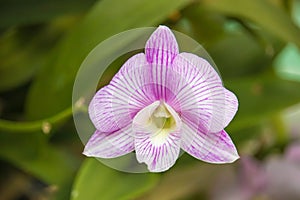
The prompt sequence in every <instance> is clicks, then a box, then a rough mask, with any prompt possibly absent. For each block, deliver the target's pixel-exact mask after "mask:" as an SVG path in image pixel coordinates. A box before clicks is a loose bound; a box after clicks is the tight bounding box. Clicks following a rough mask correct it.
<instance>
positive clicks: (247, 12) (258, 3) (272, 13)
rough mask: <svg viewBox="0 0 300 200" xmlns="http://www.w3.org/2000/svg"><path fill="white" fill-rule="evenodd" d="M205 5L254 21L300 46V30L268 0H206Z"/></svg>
mask: <svg viewBox="0 0 300 200" xmlns="http://www.w3.org/2000/svg"><path fill="white" fill-rule="evenodd" d="M202 3H203V5H204V6H207V7H209V8H210V9H213V10H215V11H218V12H222V13H224V14H226V15H231V16H235V17H242V18H246V19H248V20H251V21H253V22H254V23H256V24H257V25H259V26H261V27H262V28H264V29H265V30H267V31H269V32H270V33H273V34H274V35H276V36H278V37H279V38H281V39H282V40H284V41H287V42H294V43H295V44H297V45H298V46H299V47H300V38H299V35H300V30H299V28H297V27H296V26H295V25H294V24H293V22H292V20H291V18H290V17H289V16H288V14H287V13H285V12H284V11H283V10H282V9H280V8H279V7H276V6H275V5H274V4H272V3H271V2H270V1H267V0H244V1H240V0H205V1H202Z"/></svg>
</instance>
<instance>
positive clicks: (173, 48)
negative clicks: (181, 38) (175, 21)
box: [145, 26, 179, 66]
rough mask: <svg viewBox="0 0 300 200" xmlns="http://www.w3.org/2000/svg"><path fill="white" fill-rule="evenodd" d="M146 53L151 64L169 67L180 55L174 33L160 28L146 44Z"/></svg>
mask: <svg viewBox="0 0 300 200" xmlns="http://www.w3.org/2000/svg"><path fill="white" fill-rule="evenodd" d="M145 53H146V57H147V61H148V62H149V63H153V64H158V65H163V66H168V65H170V64H171V63H172V61H173V59H174V58H175V56H176V55H177V54H178V53H179V50H178V44H177V41H176V38H175V36H174V34H173V33H172V31H171V30H170V29H169V28H168V27H166V26H159V27H158V28H157V29H156V30H155V31H154V32H153V33H152V35H151V36H150V38H149V39H148V41H147V43H146V47H145Z"/></svg>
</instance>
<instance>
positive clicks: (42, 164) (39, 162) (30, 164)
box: [0, 132, 77, 185]
mask: <svg viewBox="0 0 300 200" xmlns="http://www.w3.org/2000/svg"><path fill="white" fill-rule="evenodd" d="M0 146H1V151H0V157H1V159H5V160H7V161H9V162H10V163H12V164H14V165H15V166H17V167H19V168H20V169H22V170H24V171H25V172H28V173H29V174H32V175H33V176H35V177H36V178H39V179H41V180H42V181H45V182H46V183H48V184H55V185H60V184H64V182H65V181H66V180H68V179H70V178H72V175H73V173H74V172H75V170H76V166H77V165H76V164H75V163H74V159H73V157H71V156H68V155H67V154H65V153H63V152H62V151H60V150H59V149H57V148H55V147H54V146H52V145H49V144H47V143H46V140H45V136H44V135H42V134H41V133H32V134H24V135H19V134H12V133H4V132H1V133H0Z"/></svg>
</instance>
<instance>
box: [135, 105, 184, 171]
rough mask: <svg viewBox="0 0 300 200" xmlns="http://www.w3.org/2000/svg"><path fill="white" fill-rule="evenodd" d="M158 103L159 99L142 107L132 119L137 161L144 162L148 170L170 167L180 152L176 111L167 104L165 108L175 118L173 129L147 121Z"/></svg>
mask: <svg viewBox="0 0 300 200" xmlns="http://www.w3.org/2000/svg"><path fill="white" fill-rule="evenodd" d="M159 105H160V102H159V101H156V102H154V103H153V104H151V105H149V106H147V107H146V108H144V109H142V110H141V111H140V112H139V113H138V114H137V115H136V116H135V118H134V120H133V130H134V134H135V136H134V137H135V139H134V144H135V152H136V157H137V160H138V162H140V163H143V162H144V163H146V164H147V166H148V169H149V171H151V172H162V171H165V170H168V169H169V168H170V167H172V166H173V165H174V164H175V162H176V160H177V158H178V156H179V152H180V137H181V136H180V126H181V121H180V118H179V116H178V115H177V113H176V112H175V111H174V110H173V109H172V108H171V107H170V106H168V105H166V107H167V110H168V111H169V112H170V113H171V115H172V116H173V117H174V118H175V122H176V123H175V124H176V127H175V128H174V129H173V130H164V129H157V128H156V127H154V126H152V125H151V123H149V120H148V119H149V118H150V117H151V115H152V114H153V112H154V110H155V109H156V108H157V107H158V106H159Z"/></svg>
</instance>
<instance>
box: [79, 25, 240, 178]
mask: <svg viewBox="0 0 300 200" xmlns="http://www.w3.org/2000/svg"><path fill="white" fill-rule="evenodd" d="M237 108H238V100H237V98H236V96H235V95H234V94H233V93H232V92H230V91H228V90H227V89H225V88H224V87H223V84H222V81H221V78H220V77H219V75H218V73H217V72H216V71H215V70H214V68H213V67H212V66H211V65H210V64H209V63H208V62H207V61H206V60H205V59H203V58H200V57H198V56H196V55H194V54H191V53H179V49H178V44H177V41H176V38H175V36H174V35H173V33H172V32H171V30H170V29H169V28H168V27H166V26H159V27H158V28H157V29H156V31H155V32H154V33H153V34H152V35H151V36H150V38H149V39H148V41H147V42H146V46H145V53H139V54H137V55H134V56H133V57H131V58H130V59H129V60H127V61H126V62H125V64H124V65H123V66H122V67H121V69H120V70H119V72H118V73H117V74H116V75H115V76H114V77H113V79H112V80H111V82H110V84H109V85H107V86H105V87H103V88H102V89H100V90H99V91H98V92H97V93H96V94H95V96H94V97H93V99H92V101H91V103H90V105H89V115H90V118H91V121H92V122H93V124H94V126H95V127H96V131H95V133H94V134H93V135H92V137H91V138H90V139H89V141H88V143H87V144H86V147H85V150H84V154H85V155H87V156H92V157H100V158H115V157H119V156H122V155H125V154H127V153H130V152H133V151H135V153H136V158H137V160H138V162H139V163H146V165H147V166H148V169H149V171H151V172H162V171H165V170H168V169H169V168H170V167H171V166H173V165H174V164H175V162H176V160H177V158H178V156H179V152H180V148H181V149H183V150H184V151H185V152H187V153H188V154H190V155H192V156H193V157H195V158H197V159H200V160H203V161H205V162H209V163H230V162H233V161H235V160H236V159H238V158H239V155H238V153H237V150H236V148H235V146H234V144H233V142H232V141H231V139H230V137H229V136H228V134H227V133H226V132H225V131H224V128H225V127H226V126H227V125H228V124H229V122H230V121H231V120H232V118H233V117H234V115H235V113H236V111H237Z"/></svg>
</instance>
